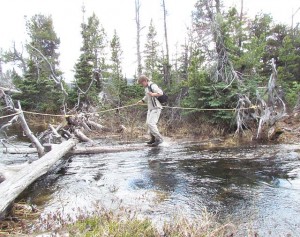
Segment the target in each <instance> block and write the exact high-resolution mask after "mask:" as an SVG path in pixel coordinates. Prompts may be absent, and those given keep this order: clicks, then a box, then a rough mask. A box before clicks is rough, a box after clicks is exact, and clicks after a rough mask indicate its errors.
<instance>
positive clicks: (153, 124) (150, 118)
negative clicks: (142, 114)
mask: <svg viewBox="0 0 300 237" xmlns="http://www.w3.org/2000/svg"><path fill="white" fill-rule="evenodd" d="M160 113H161V109H152V110H148V112H147V121H146V124H147V127H148V133H150V134H152V135H153V136H154V137H155V139H158V140H162V139H163V137H162V135H161V134H160V133H159V131H158V128H157V123H158V120H159V116H160Z"/></svg>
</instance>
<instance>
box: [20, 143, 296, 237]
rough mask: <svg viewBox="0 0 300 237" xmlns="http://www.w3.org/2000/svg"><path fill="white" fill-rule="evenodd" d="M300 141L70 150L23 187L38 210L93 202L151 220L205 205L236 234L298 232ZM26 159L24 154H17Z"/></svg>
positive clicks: (197, 212)
mask: <svg viewBox="0 0 300 237" xmlns="http://www.w3.org/2000/svg"><path fill="white" fill-rule="evenodd" d="M299 148H300V146H299V147H298V146H296V145H294V146H292V145H249V146H242V147H233V148H226V147H223V146H222V145H221V144H220V146H217V147H214V148H209V146H206V145H203V144H201V143H195V142H179V141H178V142H169V143H166V144H163V145H162V146H161V147H158V148H149V147H145V149H142V150H137V151H130V152H120V153H108V154H94V155H77V156H73V157H70V158H68V159H66V160H65V161H64V162H62V163H61V164H59V165H58V166H57V167H56V168H55V169H54V170H53V171H52V172H50V173H49V174H47V175H46V176H43V177H42V178H41V179H39V180H38V181H37V182H36V183H35V184H34V185H32V187H31V188H30V190H29V191H28V192H27V193H28V194H26V195H28V197H27V198H30V199H32V201H33V202H34V203H36V204H37V205H38V206H39V207H40V208H41V209H42V210H43V213H44V214H47V213H49V212H55V211H60V212H63V213H64V214H71V215H75V213H76V212H77V211H78V208H80V209H87V210H92V209H93V208H95V204H96V203H97V205H101V206H104V207H106V208H112V209H118V208H119V207H120V206H123V207H126V208H132V209H133V210H137V212H138V213H140V214H141V215H143V216H148V217H150V218H152V219H153V220H154V222H160V221H163V220H170V218H172V217H174V215H176V214H180V215H183V216H186V217H188V218H192V219H193V218H197V217H198V216H201V213H202V211H203V210H204V209H205V208H206V209H207V210H208V212H212V213H214V214H216V215H217V216H218V218H219V221H220V222H224V221H228V220H229V221H232V222H233V223H235V224H238V225H239V226H240V228H241V231H240V232H241V233H247V230H249V229H255V230H257V231H258V233H259V234H260V235H261V236H280V235H283V236H286V235H287V234H291V235H292V236H300V179H299V175H300V158H299V157H300V155H299V154H300V153H299V150H298V149H299ZM24 159H25V158H24Z"/></svg>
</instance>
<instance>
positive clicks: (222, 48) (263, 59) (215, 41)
mask: <svg viewBox="0 0 300 237" xmlns="http://www.w3.org/2000/svg"><path fill="white" fill-rule="evenodd" d="M135 4H136V25H137V66H136V68H137V73H136V75H135V79H136V78H137V77H138V76H139V75H140V74H146V75H147V76H149V77H150V78H151V79H152V80H153V81H154V82H156V83H157V84H158V85H159V86H161V87H162V88H163V89H164V90H165V91H166V92H167V94H168V95H169V98H170V99H169V105H172V106H181V107H188V108H198V109H219V108H222V109H232V108H236V107H237V105H238V101H240V99H241V98H247V99H249V100H250V101H251V103H252V104H256V102H257V100H258V99H267V100H268V99H269V98H267V90H268V82H269V79H270V75H271V74H272V70H273V68H272V60H273V62H274V64H275V65H276V70H277V72H276V73H277V74H276V75H277V81H276V85H274V87H275V89H276V97H278V98H277V99H280V100H282V101H284V103H285V104H286V105H287V108H289V109H293V108H294V107H295V106H297V101H298V92H299V88H300V31H299V24H293V26H289V25H285V24H278V23H276V22H274V20H273V19H272V16H271V15H269V14H264V13H258V14H257V15H256V16H255V17H254V18H250V17H248V16H247V14H246V13H245V12H244V11H243V8H242V7H241V9H237V8H236V7H231V8H229V9H226V8H225V7H223V5H222V2H221V1H220V0H198V1H197V2H196V4H195V8H194V10H193V12H192V23H191V25H190V26H188V28H187V31H186V32H183V33H185V34H186V37H185V38H186V39H185V42H184V43H183V44H182V45H181V46H180V47H179V48H178V49H177V52H176V53H175V54H174V56H173V57H170V55H169V49H168V40H167V25H168V24H172V23H171V22H167V15H166V8H167V6H166V5H165V2H164V1H163V5H162V6H163V11H162V12H163V13H162V14H164V15H163V16H164V22H163V23H164V35H165V44H162V42H159V41H158V39H157V31H156V27H155V25H154V24H153V21H151V22H150V24H149V26H148V28H147V29H146V30H147V37H146V41H145V42H141V40H140V38H139V37H140V32H141V22H140V19H139V9H140V8H141V7H142V5H140V3H139V1H138V0H136V1H135ZM26 29H27V34H28V36H29V39H30V40H29V42H28V43H27V44H26V45H25V46H24V51H25V52H26V53H24V52H20V51H18V50H17V49H16V47H12V48H11V49H7V50H4V49H2V50H1V55H0V64H8V63H13V64H14V65H15V67H16V68H18V70H16V69H15V68H13V69H11V70H8V71H6V72H3V71H2V70H0V74H1V84H2V85H6V84H10V83H11V84H13V85H14V86H15V87H16V88H17V89H19V90H20V91H22V94H16V95H14V98H15V99H17V100H20V101H21V104H22V108H23V109H25V110H32V111H39V112H52V113H58V112H59V113H62V112H64V113H68V112H70V111H72V110H74V109H75V110H82V111H90V110H93V109H94V108H106V107H116V106H122V105H126V104H130V103H133V102H135V101H137V100H138V99H139V98H141V96H142V95H143V89H142V88H140V87H139V86H138V85H136V84H135V83H133V84H131V83H128V81H127V79H126V78H125V76H124V75H123V73H122V47H121V40H120V37H119V36H118V34H117V31H114V34H113V36H112V38H111V39H108V36H107V34H106V31H105V29H104V28H103V26H102V25H101V23H100V20H99V18H98V17H97V16H96V15H95V14H92V15H91V16H89V17H88V18H87V20H86V21H85V22H82V24H81V37H82V45H81V48H80V56H79V58H78V59H77V62H76V64H75V65H74V71H75V74H74V80H73V81H72V83H71V85H67V84H66V82H65V81H64V79H63V72H62V71H60V69H59V68H60V67H59V46H60V39H59V36H57V34H56V32H55V26H54V25H53V21H52V17H51V16H45V15H41V14H37V15H34V16H32V17H31V18H30V19H27V20H26ZM140 44H143V45H144V51H143V52H141V51H140ZM162 48H163V50H162ZM0 68H1V67H0ZM274 99H276V98H274ZM168 116H170V117H172V118H173V119H176V118H177V119H190V118H197V119H198V118H201V121H203V122H207V123H211V124H219V125H221V126H225V127H227V128H229V129H236V114H234V113H232V112H231V111H228V110H218V111H208V112H205V113H202V112H200V111H190V112H186V111H172V113H171V112H168Z"/></svg>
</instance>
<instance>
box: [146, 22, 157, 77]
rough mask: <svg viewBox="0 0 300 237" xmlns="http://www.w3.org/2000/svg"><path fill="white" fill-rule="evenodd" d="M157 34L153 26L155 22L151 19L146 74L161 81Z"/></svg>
mask: <svg viewBox="0 0 300 237" xmlns="http://www.w3.org/2000/svg"><path fill="white" fill-rule="evenodd" d="M156 37H157V32H156V29H155V27H154V25H153V21H152V19H151V21H150V25H149V31H148V34H147V42H146V44H145V50H144V55H145V56H144V65H145V74H146V75H147V76H149V77H150V78H152V80H154V81H158V80H160V79H161V75H160V72H159V69H158V62H159V56H158V47H159V43H158V42H157V41H156Z"/></svg>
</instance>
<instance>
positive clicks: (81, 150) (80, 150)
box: [69, 146, 145, 155]
mask: <svg viewBox="0 0 300 237" xmlns="http://www.w3.org/2000/svg"><path fill="white" fill-rule="evenodd" d="M143 149H145V146H114V147H103V146H102V147H101V146H98V147H75V148H74V149H73V150H71V151H70V152H69V154H72V155H79V154H97V153H113V152H124V151H136V150H143Z"/></svg>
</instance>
